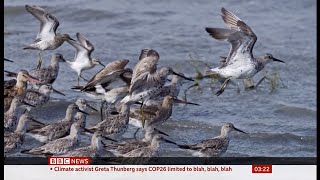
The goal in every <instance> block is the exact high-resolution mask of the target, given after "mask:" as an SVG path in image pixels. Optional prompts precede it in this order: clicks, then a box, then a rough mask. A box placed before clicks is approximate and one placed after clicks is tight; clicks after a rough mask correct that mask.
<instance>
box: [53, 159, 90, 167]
mask: <svg viewBox="0 0 320 180" xmlns="http://www.w3.org/2000/svg"><path fill="white" fill-rule="evenodd" d="M48 165H90V158H89V157H49V158H48Z"/></svg>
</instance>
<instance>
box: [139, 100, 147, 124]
mask: <svg viewBox="0 0 320 180" xmlns="http://www.w3.org/2000/svg"><path fill="white" fill-rule="evenodd" d="M143 105H144V102H142V104H141V106H140V114H141V118H142V119H141V121H142V128H144V124H145V121H146V119H145V117H144V113H143Z"/></svg>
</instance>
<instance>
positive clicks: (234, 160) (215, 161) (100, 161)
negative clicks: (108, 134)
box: [4, 157, 317, 165]
mask: <svg viewBox="0 0 320 180" xmlns="http://www.w3.org/2000/svg"><path fill="white" fill-rule="evenodd" d="M47 164H48V159H47V158H45V157H6V158H5V159H4V165H47ZM90 164H91V165H252V164H272V165H316V164H317V158H316V157H210V158H199V157H153V158H120V157H112V158H111V157H110V158H91V159H90Z"/></svg>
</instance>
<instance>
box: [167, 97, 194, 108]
mask: <svg viewBox="0 0 320 180" xmlns="http://www.w3.org/2000/svg"><path fill="white" fill-rule="evenodd" d="M173 100H174V102H176V103H182V104H192V105H196V106H200V105H199V104H197V103H192V102H188V101H184V100H181V99H178V98H177V97H173Z"/></svg>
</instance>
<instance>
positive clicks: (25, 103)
mask: <svg viewBox="0 0 320 180" xmlns="http://www.w3.org/2000/svg"><path fill="white" fill-rule="evenodd" d="M22 104H24V105H27V106H31V107H36V106H34V105H32V104H29V103H27V102H25V101H23V102H22Z"/></svg>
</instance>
